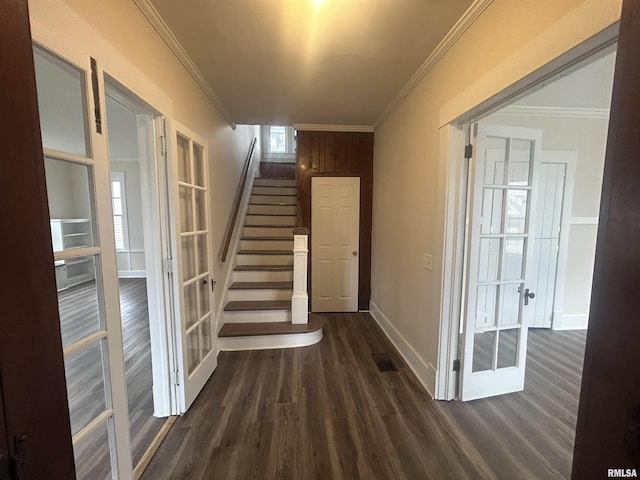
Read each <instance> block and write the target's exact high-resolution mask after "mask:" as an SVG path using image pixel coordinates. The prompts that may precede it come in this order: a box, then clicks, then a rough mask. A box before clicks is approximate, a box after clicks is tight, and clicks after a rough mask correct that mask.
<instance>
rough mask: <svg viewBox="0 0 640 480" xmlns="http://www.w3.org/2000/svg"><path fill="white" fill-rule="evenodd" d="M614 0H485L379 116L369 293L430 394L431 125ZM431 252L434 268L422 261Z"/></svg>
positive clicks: (437, 197)
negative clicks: (459, 34) (467, 25)
mask: <svg viewBox="0 0 640 480" xmlns="http://www.w3.org/2000/svg"><path fill="white" fill-rule="evenodd" d="M620 4H621V2H620V1H619V0H612V1H607V2H603V1H601V0H564V1H562V2H558V1H555V0H537V1H517V2H514V1H513V0H494V1H493V3H492V4H491V6H490V7H489V8H488V9H487V10H486V11H485V12H484V13H483V14H482V15H481V16H480V18H479V19H478V20H476V22H475V23H474V24H473V25H472V26H471V28H470V29H469V30H467V31H466V32H465V33H464V34H463V35H462V37H461V38H460V39H459V40H458V41H457V43H456V44H455V45H454V46H453V48H451V49H450V50H449V51H448V52H447V53H446V54H445V55H444V57H442V58H441V59H440V60H439V62H438V64H437V65H436V66H435V67H434V68H433V69H432V70H431V71H430V72H429V73H428V75H427V76H426V77H425V78H424V79H423V80H422V81H420V82H419V83H418V85H417V87H416V88H415V89H414V90H413V91H412V92H411V94H410V95H409V96H408V97H407V98H405V99H404V100H403V101H402V102H401V103H400V104H399V105H398V106H397V107H396V108H395V109H394V110H393V112H392V113H391V114H390V115H389V116H388V117H386V119H385V120H384V121H383V122H382V123H381V124H380V125H378V126H377V127H376V133H375V135H376V137H375V150H374V192H373V239H372V242H373V252H372V301H371V307H372V311H373V312H374V314H375V316H376V317H377V318H378V319H379V321H381V323H383V325H385V327H386V330H387V331H388V332H390V334H391V336H392V337H393V338H394V339H395V341H396V343H397V344H398V345H399V346H400V348H401V351H402V352H403V353H404V355H405V357H406V358H408V359H409V360H410V363H411V365H412V367H413V368H414V370H415V371H416V372H417V373H418V377H419V378H420V380H421V381H422V382H423V384H424V385H425V386H426V387H427V389H428V390H429V391H430V392H432V393H434V392H435V380H436V368H437V367H438V343H439V338H438V336H439V326H440V314H441V298H442V295H443V294H444V293H448V292H443V287H442V268H443V267H442V260H443V238H444V228H445V225H444V220H443V219H444V218H445V215H444V212H445V207H446V193H447V192H446V185H447V183H446V182H447V179H446V171H447V165H446V158H447V157H446V155H445V152H446V148H447V145H446V142H443V141H442V137H441V131H440V128H441V127H443V126H444V125H446V124H447V123H448V122H450V121H453V120H454V119H456V118H457V117H458V116H460V115H462V114H464V113H465V112H467V111H468V110H470V109H471V108H473V107H474V106H476V105H478V104H480V103H481V102H483V101H485V100H486V99H488V98H489V97H491V96H492V95H494V94H497V93H498V92H501V91H502V90H504V89H505V88H506V87H508V86H510V85H511V84H513V83H514V82H516V81H517V80H519V79H521V78H523V77H524V76H526V75H528V74H530V73H531V72H533V71H535V70H536V69H538V68H540V67H541V66H542V65H544V64H546V63H547V62H549V61H551V60H553V59H554V58H556V57H558V56H559V55H561V54H562V53H564V52H566V51H567V50H568V49H570V48H572V47H574V46H576V45H578V44H579V43H581V42H583V41H584V40H586V39H587V38H589V37H591V36H592V35H595V34H596V33H598V32H599V31H601V30H602V29H604V28H605V27H607V26H609V25H611V24H612V23H614V22H615V21H617V20H618V19H619V16H620ZM425 253H430V254H433V261H434V270H433V271H432V272H431V271H428V270H425V269H424V268H423V267H422V264H423V255H424V254H425Z"/></svg>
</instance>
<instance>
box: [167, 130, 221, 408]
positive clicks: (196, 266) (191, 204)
mask: <svg viewBox="0 0 640 480" xmlns="http://www.w3.org/2000/svg"><path fill="white" fill-rule="evenodd" d="M172 136H173V140H174V142H175V143H174V145H175V149H174V150H175V155H174V158H175V161H174V162H172V169H171V170H172V175H171V178H172V179H173V181H172V195H171V197H172V198H173V199H174V201H173V202H172V205H173V213H174V219H175V222H174V225H175V232H176V244H175V248H174V251H175V252H176V253H177V258H178V259H179V261H178V263H177V269H176V270H177V271H176V274H174V288H175V292H177V294H176V295H174V312H175V313H176V315H177V323H176V324H177V325H179V331H178V332H177V335H176V343H177V348H176V352H177V362H178V365H177V367H178V377H179V378H178V385H177V388H178V392H177V393H178V401H179V405H178V410H179V413H184V412H186V411H187V409H188V408H189V406H190V405H191V404H192V403H193V401H194V400H195V398H196V396H197V395H198V393H200V390H202V387H204V384H205V383H206V382H207V380H208V379H209V377H211V374H212V373H213V371H214V369H215V367H216V364H217V357H216V352H215V348H214V338H213V337H214V334H215V329H214V316H213V294H212V290H213V284H214V282H213V274H212V271H211V259H212V256H211V251H210V249H211V246H210V242H211V232H210V225H209V223H210V220H209V192H208V184H209V177H208V165H207V154H208V152H207V145H206V142H205V141H204V140H203V139H201V138H199V137H198V136H197V135H195V134H194V133H193V132H191V131H189V130H188V129H187V128H185V127H182V126H177V128H176V129H175V131H174V132H173V135H172Z"/></svg>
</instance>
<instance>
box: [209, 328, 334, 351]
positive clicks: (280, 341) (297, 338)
mask: <svg viewBox="0 0 640 480" xmlns="http://www.w3.org/2000/svg"><path fill="white" fill-rule="evenodd" d="M320 340H322V329H320V330H317V331H315V332H311V333H301V334H298V335H260V336H257V337H226V338H220V339H218V345H219V347H220V350H222V351H227V352H232V351H238V350H267V349H271V348H278V349H280V348H294V347H305V346H308V345H315V344H316V343H318V342H319V341H320Z"/></svg>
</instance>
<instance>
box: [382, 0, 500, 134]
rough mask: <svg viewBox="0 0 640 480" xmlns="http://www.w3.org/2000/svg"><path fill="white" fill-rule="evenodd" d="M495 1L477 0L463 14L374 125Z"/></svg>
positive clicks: (395, 105) (416, 83)
mask: <svg viewBox="0 0 640 480" xmlns="http://www.w3.org/2000/svg"><path fill="white" fill-rule="evenodd" d="M492 3H493V0H475V1H474V2H473V3H472V4H471V6H470V7H469V8H468V9H467V10H466V11H465V12H464V13H463V14H462V16H461V17H460V19H459V20H458V21H457V22H456V24H455V25H454V26H453V27H452V28H451V30H449V32H448V33H447V34H446V35H445V36H444V38H443V39H442V40H441V41H440V43H439V44H438V46H437V47H436V48H435V49H434V50H433V52H431V55H429V56H428V57H427V59H426V60H425V61H424V62H423V63H422V65H420V67H419V68H418V70H417V71H416V73H414V74H413V76H412V77H411V78H410V79H409V81H408V82H407V83H406V84H405V86H404V87H402V90H400V91H399V92H398V94H397V95H396V96H395V97H394V98H393V100H391V103H389V105H387V108H385V109H384V111H383V112H382V114H380V116H379V117H378V119H377V120H376V122H375V124H374V127H377V126H378V125H380V124H381V123H382V122H383V121H384V120H385V119H386V118H387V117H388V116H389V114H391V112H392V111H393V110H395V108H396V107H397V106H398V105H399V104H400V103H401V102H402V101H403V100H404V99H405V98H407V97H408V96H409V94H410V93H411V92H412V91H413V89H414V88H416V86H417V85H418V83H420V82H421V81H422V79H423V78H424V77H426V76H427V74H428V73H429V72H430V71H431V70H432V69H433V67H435V66H436V64H437V63H438V62H439V61H440V59H441V58H442V57H444V55H445V54H446V53H447V52H448V51H449V50H450V49H451V47H453V46H454V45H455V44H456V42H457V41H458V40H459V39H460V37H462V35H463V34H464V33H465V32H466V31H467V30H468V29H469V27H471V25H473V24H474V23H475V21H476V20H477V19H478V18H479V17H480V15H482V12H484V11H485V10H486V9H487V8H488V7H489V5H491V4H492Z"/></svg>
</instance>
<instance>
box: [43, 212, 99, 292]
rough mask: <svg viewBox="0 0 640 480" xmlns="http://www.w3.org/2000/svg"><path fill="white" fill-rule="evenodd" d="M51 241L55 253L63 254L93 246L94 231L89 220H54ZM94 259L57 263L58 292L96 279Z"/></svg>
mask: <svg viewBox="0 0 640 480" xmlns="http://www.w3.org/2000/svg"><path fill="white" fill-rule="evenodd" d="M50 223H51V241H52V243H53V251H54V252H61V251H64V250H71V249H74V248H82V247H90V246H92V245H93V230H92V226H91V220H90V219H88V218H52V219H51V222H50ZM93 260H94V259H93V257H76V258H71V259H68V260H57V261H56V262H55V269H56V284H57V287H58V290H64V289H65V288H69V287H72V286H74V285H78V284H79V283H83V282H87V281H89V280H93V279H94V278H95V266H94V261H93Z"/></svg>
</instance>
